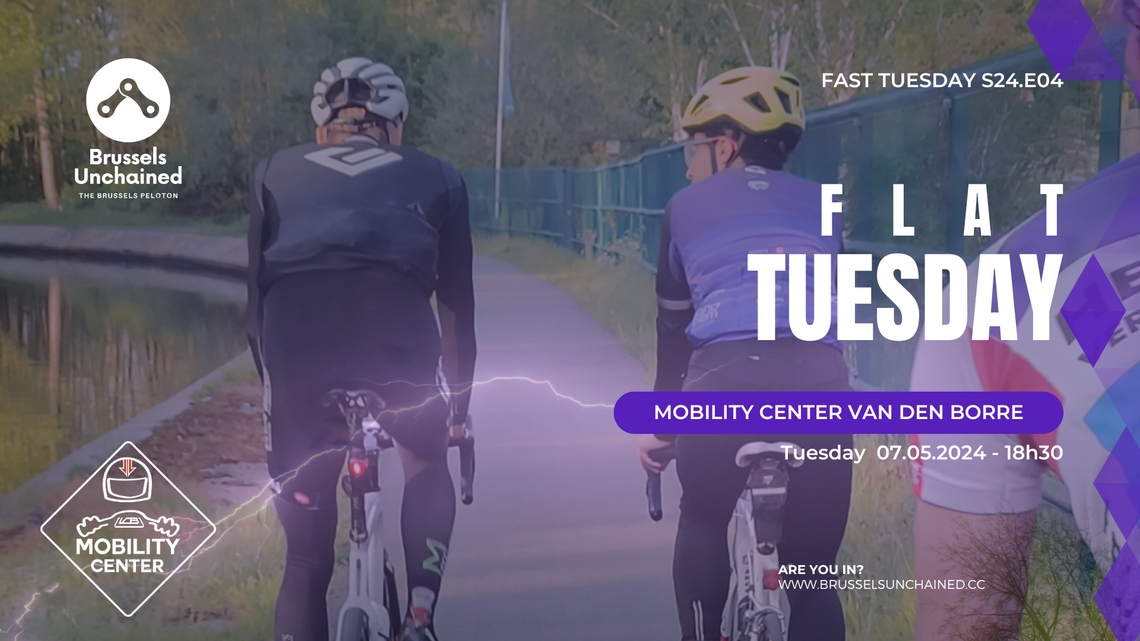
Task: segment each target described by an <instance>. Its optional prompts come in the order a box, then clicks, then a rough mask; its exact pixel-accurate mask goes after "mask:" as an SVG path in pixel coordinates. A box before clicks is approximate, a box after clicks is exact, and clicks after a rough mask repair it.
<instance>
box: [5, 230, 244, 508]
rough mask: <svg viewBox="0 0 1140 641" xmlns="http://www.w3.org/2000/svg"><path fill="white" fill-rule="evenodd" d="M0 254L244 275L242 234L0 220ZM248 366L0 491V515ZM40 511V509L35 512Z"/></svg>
mask: <svg viewBox="0 0 1140 641" xmlns="http://www.w3.org/2000/svg"><path fill="white" fill-rule="evenodd" d="M2 254H10V255H31V256H42V257H54V258H75V259H81V260H93V261H112V262H117V263H133V264H146V265H153V266H155V267H161V268H164V269H171V270H175V271H193V272H205V273H209V274H213V275H217V276H224V277H227V278H230V279H234V278H244V275H245V268H246V261H247V256H248V253H247V250H246V243H245V239H244V238H232V237H223V236H203V235H200V234H193V233H186V232H176V231H158V230H150V229H124V228H111V227H74V228H69V227H44V226H35V225H2V226H0V255H2ZM252 364H253V359H252V358H251V357H250V353H249V350H246V351H245V352H243V353H241V354H239V355H238V356H236V357H234V358H233V359H231V360H230V361H229V362H227V363H225V364H224V365H222V366H221V367H218V368H217V369H215V370H214V371H212V372H210V373H209V374H207V375H206V376H204V377H202V378H201V379H199V380H198V381H196V382H194V383H193V384H191V385H190V386H189V387H187V388H185V389H183V390H182V391H180V392H178V393H176V394H174V395H173V396H171V397H170V398H168V399H166V400H165V401H162V402H161V403H159V404H157V405H155V406H154V407H152V408H150V409H148V410H145V411H143V412H141V413H139V414H138V415H137V416H135V417H134V418H132V419H131V420H129V421H127V422H126V423H124V424H122V425H120V426H119V427H117V428H115V429H113V430H111V431H109V432H107V433H106V434H103V435H102V436H100V437H98V438H96V439H95V440H93V441H91V442H90V443H87V444H85V445H83V446H82V447H80V448H79V449H77V450H75V451H73V452H71V453H70V454H68V455H67V456H65V457H63V458H62V459H60V460H59V461H58V462H57V463H56V464H54V465H52V466H51V467H50V468H48V469H46V470H44V471H43V472H41V473H40V474H38V475H36V476H35V477H33V478H31V479H30V480H28V481H26V482H24V483H23V484H22V485H20V486H19V487H17V488H16V489H14V490H12V491H11V492H9V493H7V494H5V495H4V496H0V514H5V515H27V514H29V512H32V511H34V510H35V509H36V508H37V507H38V506H37V503H38V499H39V498H40V497H41V496H42V494H43V492H44V491H46V490H50V489H51V488H53V487H60V486H63V485H65V484H66V483H67V482H68V481H69V478H68V477H69V476H70V475H71V474H72V473H73V470H78V469H86V470H94V469H95V468H96V467H98V466H99V465H100V464H102V463H103V462H104V461H105V460H106V459H107V457H109V456H110V455H111V454H112V453H114V452H115V450H117V449H118V448H119V447H120V446H121V445H122V444H123V443H124V442H125V441H133V442H135V443H139V442H141V441H143V440H145V439H146V438H147V437H149V436H150V435H151V433H153V432H154V430H155V429H156V428H158V427H159V426H161V425H162V424H163V423H164V422H166V421H168V420H170V419H172V418H174V417H175V416H177V415H178V414H180V413H182V412H183V411H185V410H187V409H189V407H190V406H191V404H192V403H193V401H194V396H195V394H197V393H198V392H199V391H200V390H202V389H203V388H205V387H206V386H208V385H210V384H212V383H215V382H217V381H220V380H222V379H223V377H224V376H225V375H226V373H227V372H229V371H231V370H233V369H236V368H239V367H243V366H252ZM86 473H89V472H86ZM47 516H48V515H47V514H44V515H42V517H41V518H46V517H47Z"/></svg>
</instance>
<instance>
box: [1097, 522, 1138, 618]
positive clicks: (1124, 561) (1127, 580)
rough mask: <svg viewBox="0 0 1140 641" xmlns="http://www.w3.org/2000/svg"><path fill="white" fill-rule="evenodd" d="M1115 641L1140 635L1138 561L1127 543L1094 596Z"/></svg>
mask: <svg viewBox="0 0 1140 641" xmlns="http://www.w3.org/2000/svg"><path fill="white" fill-rule="evenodd" d="M1093 600H1094V601H1096V605H1097V607H1098V608H1100V611H1101V613H1102V614H1104V619H1105V621H1107V622H1108V627H1109V628H1111V629H1112V633H1113V634H1115V635H1116V638H1117V639H1118V641H1136V637H1137V636H1140V562H1138V561H1137V560H1136V556H1135V555H1134V554H1133V553H1132V549H1131V547H1130V546H1128V545H1127V544H1126V545H1125V546H1124V548H1123V549H1122V550H1121V551H1120V556H1118V557H1116V561H1115V562H1113V564H1112V567H1111V568H1109V569H1108V574H1107V575H1105V577H1104V582H1103V583H1101V585H1100V589H1099V590H1097V591H1096V596H1095V597H1093Z"/></svg>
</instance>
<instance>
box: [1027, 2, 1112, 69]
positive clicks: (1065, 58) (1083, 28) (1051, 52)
mask: <svg viewBox="0 0 1140 641" xmlns="http://www.w3.org/2000/svg"><path fill="white" fill-rule="evenodd" d="M1042 4H1044V2H1042ZM1029 30H1030V31H1032V32H1033V36H1034V37H1035V38H1037V43H1038V44H1039V45H1041V51H1043V52H1044V53H1045V57H1046V58H1048V59H1049V64H1050V65H1052V66H1053V71H1056V72H1057V73H1064V72H1065V70H1066V69H1068V67H1069V62H1070V61H1072V59H1073V56H1075V55H1076V53H1077V50H1078V49H1080V48H1081V43H1082V42H1084V40H1085V34H1087V33H1089V32H1092V33H1096V29H1095V28H1094V27H1093V26H1092V25H1091V24H1072V23H1033V22H1030V23H1029Z"/></svg>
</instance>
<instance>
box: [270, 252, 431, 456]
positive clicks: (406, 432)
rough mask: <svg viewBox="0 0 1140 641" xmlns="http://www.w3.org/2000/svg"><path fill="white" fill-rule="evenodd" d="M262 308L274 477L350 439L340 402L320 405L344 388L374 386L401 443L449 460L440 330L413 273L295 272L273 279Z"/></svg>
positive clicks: (414, 450)
mask: <svg viewBox="0 0 1140 641" xmlns="http://www.w3.org/2000/svg"><path fill="white" fill-rule="evenodd" d="M262 309H263V311H262V334H261V353H262V358H263V359H264V370H265V372H264V378H265V409H266V451H267V453H268V462H269V473H270V475H272V476H273V477H274V478H277V479H280V478H281V477H282V476H283V475H288V474H289V473H290V472H291V471H293V470H296V469H298V468H299V467H301V466H302V465H303V464H304V463H305V462H306V461H308V460H309V459H311V458H313V457H314V456H316V455H318V454H320V453H322V452H326V451H329V450H334V449H343V448H344V447H345V446H346V445H347V444H348V442H349V440H350V434H349V428H348V425H347V424H346V423H345V419H344V417H343V416H342V415H341V413H340V411H339V409H337V407H335V406H333V407H324V406H322V405H321V397H322V396H324V395H325V393H327V392H328V391H329V390H332V389H337V388H339V389H345V390H357V389H370V390H373V391H375V392H377V393H378V394H380V396H382V397H383V398H384V400H385V402H386V404H387V409H388V410H391V412H390V413H388V414H387V415H386V416H382V417H381V421H380V422H381V425H383V426H384V429H385V431H386V432H387V433H388V434H389V435H390V436H392V438H393V439H394V440H395V441H396V442H397V443H399V444H400V445H401V446H403V447H405V448H407V449H408V450H410V451H411V452H412V453H413V454H415V455H416V456H418V457H420V458H422V459H427V460H433V459H439V458H444V457H446V455H447V438H448V427H449V426H448V423H449V422H450V413H451V408H450V401H449V398H448V395H447V387H446V383H445V382H444V380H443V376H442V370H441V368H440V338H439V328H438V325H437V324H436V319H435V313H434V311H433V310H432V307H431V303H430V299H429V298H428V296H426V295H425V294H424V292H423V290H422V288H421V287H419V286H418V285H417V284H416V283H415V282H414V281H413V280H412V279H410V278H407V277H405V276H403V275H400V274H398V273H395V272H386V271H383V270H376V269H369V270H356V271H315V272H304V273H299V274H292V275H288V276H285V277H282V278H281V279H280V280H277V281H276V282H274V283H273V285H272V286H271V287H270V288H269V291H268V292H267V293H266V295H265V302H264V307H263V308H262ZM341 460H343V459H341Z"/></svg>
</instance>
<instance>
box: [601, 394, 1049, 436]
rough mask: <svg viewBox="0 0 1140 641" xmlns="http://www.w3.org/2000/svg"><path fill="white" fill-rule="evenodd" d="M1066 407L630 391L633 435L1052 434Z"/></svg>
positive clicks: (1016, 398)
mask: <svg viewBox="0 0 1140 641" xmlns="http://www.w3.org/2000/svg"><path fill="white" fill-rule="evenodd" d="M1063 416H1064V408H1063V407H1062V406H1061V401H1060V400H1058V399H1057V397H1056V396H1053V395H1052V394H1049V393H1047V392H629V393H628V394H625V395H624V396H622V397H621V398H620V399H618V402H617V405H615V406H614V420H616V421H617V424H618V426H619V427H621V429H622V430H624V431H626V432H629V433H630V434H1046V433H1048V432H1052V431H1053V430H1055V429H1057V426H1058V425H1060V424H1061V418H1062V417H1063Z"/></svg>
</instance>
